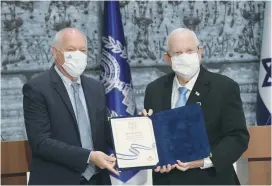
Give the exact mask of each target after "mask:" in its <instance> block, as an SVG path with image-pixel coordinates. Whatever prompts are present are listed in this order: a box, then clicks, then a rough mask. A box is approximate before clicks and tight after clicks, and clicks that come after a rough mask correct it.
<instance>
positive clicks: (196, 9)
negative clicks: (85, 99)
mask: <svg viewBox="0 0 272 186" xmlns="http://www.w3.org/2000/svg"><path fill="white" fill-rule="evenodd" d="M264 8H265V3H264V2H262V1H258V2H247V1H243V2H233V1H229V2H228V1H223V2H221V1H220V2H219V1H196V2H188V1H162V2H156V1H149V2H135V1H134V2H129V1H122V2H121V14H122V21H123V25H124V32H125V37H126V42H127V45H128V48H127V50H128V56H129V62H130V65H131V69H132V78H133V85H134V87H135V94H136V103H137V108H138V110H141V109H142V108H143V98H144V91H145V88H146V85H147V84H148V83H149V82H151V81H153V80H155V79H156V78H158V77H160V76H162V75H164V74H165V73H167V72H169V71H170V69H169V68H168V67H167V66H166V64H165V63H164V61H163V59H162V55H163V53H164V52H165V51H166V47H165V45H166V36H167V35H168V34H169V33H170V32H171V31H172V30H173V29H175V28H178V27H188V28H190V29H193V30H194V31H195V32H196V34H197V35H198V37H199V39H200V41H201V44H202V45H203V47H204V59H203V61H202V63H203V64H204V65H205V66H206V67H207V68H208V69H209V70H210V71H213V72H218V73H220V74H224V75H226V76H229V77H231V78H232V79H234V80H235V81H237V82H238V83H239V85H240V89H241V95H242V100H243V107H244V110H245V114H246V120H247V125H255V102H256V92H257V81H258V68H259V61H260V46H261V36H262V28H263V20H264V17H263V14H264ZM102 14H103V2H95V1H91V2H90V1H88V2H87V1H86V2H84V1H70V2H65V1H54V2H53V1H52V2H51V1H41V2H39V1H37V2H34V1H31V2H27V1H24V2H19V1H17V2H11V1H1V28H2V29H1V42H2V43H1V63H2V64H1V75H2V77H1V94H2V95H1V103H2V105H1V129H2V138H1V139H2V140H22V139H26V134H25V129H24V123H23V122H24V120H23V110H22V93H21V92H22V91H21V89H22V85H23V84H24V83H25V82H27V80H29V79H31V78H33V77H35V76H36V75H38V74H39V73H41V72H43V71H44V70H47V69H48V68H50V66H51V65H52V63H53V59H52V55H51V50H50V46H51V42H52V39H53V37H54V35H55V33H56V32H57V31H58V30H60V29H62V28H64V27H77V28H79V29H80V30H82V31H83V32H84V33H85V34H86V35H87V37H88V48H89V53H88V57H89V58H88V69H87V70H86V75H88V76H91V77H94V78H97V79H98V78H99V63H100V47H101V34H102V25H103V23H102V18H103V16H102Z"/></svg>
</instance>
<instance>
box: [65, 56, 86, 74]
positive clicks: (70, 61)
mask: <svg viewBox="0 0 272 186" xmlns="http://www.w3.org/2000/svg"><path fill="white" fill-rule="evenodd" d="M63 55H64V60H65V61H64V63H63V65H62V67H63V68H64V70H65V71H66V72H67V73H68V74H69V75H70V76H72V77H79V76H80V75H81V74H82V73H83V72H84V70H85V68H86V66H87V55H86V54H84V53H83V52H80V51H74V52H64V53H63Z"/></svg>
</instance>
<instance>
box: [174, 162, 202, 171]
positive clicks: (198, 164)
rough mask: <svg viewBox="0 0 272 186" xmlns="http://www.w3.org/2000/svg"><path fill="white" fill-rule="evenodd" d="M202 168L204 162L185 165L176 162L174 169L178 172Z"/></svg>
mask: <svg viewBox="0 0 272 186" xmlns="http://www.w3.org/2000/svg"><path fill="white" fill-rule="evenodd" d="M203 166H204V160H196V161H191V162H187V163H183V162H181V161H179V160H177V164H175V167H176V168H177V169H178V170H180V171H187V170H188V169H194V168H200V167H203Z"/></svg>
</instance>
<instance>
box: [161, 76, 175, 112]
mask: <svg viewBox="0 0 272 186" xmlns="http://www.w3.org/2000/svg"><path fill="white" fill-rule="evenodd" d="M174 77H175V73H171V74H169V75H168V76H167V79H166V81H165V82H164V88H163V94H162V95H163V97H162V110H168V109H171V98H172V87H173V80H174Z"/></svg>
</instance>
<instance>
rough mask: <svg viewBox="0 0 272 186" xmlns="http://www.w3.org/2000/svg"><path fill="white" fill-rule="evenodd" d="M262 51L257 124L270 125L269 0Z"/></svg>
mask: <svg viewBox="0 0 272 186" xmlns="http://www.w3.org/2000/svg"><path fill="white" fill-rule="evenodd" d="M265 3H266V4H265V13H264V26H263V40H262V53H261V61H260V71H259V82H258V95H257V108H256V116H257V125H271V113H272V111H271V110H272V102H271V96H272V87H271V84H272V79H271V65H272V64H271V57H272V55H271V49H272V48H271V31H272V30H271V26H272V24H271V21H272V19H271V2H270V1H266V2H265Z"/></svg>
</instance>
